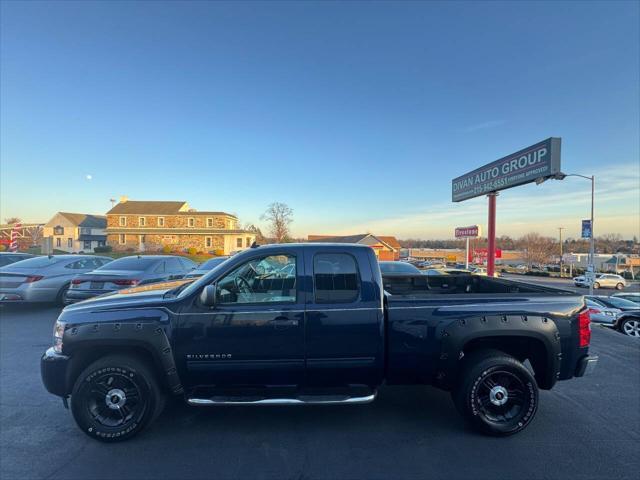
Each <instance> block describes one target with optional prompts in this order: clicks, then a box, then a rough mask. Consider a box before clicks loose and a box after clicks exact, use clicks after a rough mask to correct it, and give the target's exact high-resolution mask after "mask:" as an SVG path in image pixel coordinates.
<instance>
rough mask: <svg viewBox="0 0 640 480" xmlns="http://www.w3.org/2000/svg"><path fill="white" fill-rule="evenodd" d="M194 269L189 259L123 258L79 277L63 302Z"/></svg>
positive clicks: (146, 256) (176, 277)
mask: <svg viewBox="0 0 640 480" xmlns="http://www.w3.org/2000/svg"><path fill="white" fill-rule="evenodd" d="M196 267H197V264H196V263H195V262H192V261H191V260H189V259H188V258H185V257H180V256H173V255H133V256H130V257H122V258H119V259H117V260H114V261H113V262H111V263H109V264H108V265H105V266H103V267H100V268H96V269H95V270H93V271H91V272H87V273H85V274H83V275H78V276H77V277H75V278H74V279H73V280H72V282H71V288H69V290H68V291H67V292H66V296H65V303H67V304H70V303H74V302H78V301H80V300H86V299H87V298H91V297H95V296H97V295H102V294H103V293H108V292H113V291H114V290H120V289H121V288H125V287H134V286H136V285H144V284H148V283H153V282H164V281H167V280H175V279H179V278H183V277H184V276H185V275H187V274H188V273H189V272H191V271H193V270H194V269H195V268H196Z"/></svg>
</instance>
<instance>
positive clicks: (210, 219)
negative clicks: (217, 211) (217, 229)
mask: <svg viewBox="0 0 640 480" xmlns="http://www.w3.org/2000/svg"><path fill="white" fill-rule="evenodd" d="M207 227H209V228H211V227H213V218H207Z"/></svg>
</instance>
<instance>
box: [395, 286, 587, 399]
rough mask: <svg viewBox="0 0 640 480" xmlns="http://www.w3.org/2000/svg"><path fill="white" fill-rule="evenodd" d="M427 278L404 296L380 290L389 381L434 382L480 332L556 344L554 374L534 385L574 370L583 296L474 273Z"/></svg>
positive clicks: (566, 375) (562, 377)
mask: <svg viewBox="0 0 640 480" xmlns="http://www.w3.org/2000/svg"><path fill="white" fill-rule="evenodd" d="M425 278H426V279H427V281H426V282H424V281H422V280H418V284H417V285H416V284H415V283H414V284H413V286H412V288H407V289H406V290H405V291H404V292H403V293H402V294H389V293H388V291H387V293H386V295H385V303H386V305H387V309H386V312H387V313H386V315H387V318H386V328H387V358H388V359H389V362H388V372H387V377H388V380H389V382H390V383H405V382H411V381H422V382H424V381H429V382H433V383H438V378H437V377H438V375H439V374H440V371H446V370H447V369H446V368H445V367H444V365H445V364H446V363H447V362H454V361H458V360H459V358H460V356H461V355H463V354H464V353H463V352H464V350H465V348H466V347H467V342H468V339H473V338H474V337H477V336H478V335H482V336H485V337H487V336H490V337H495V338H497V337H500V336H503V335H504V336H506V335H513V336H519V335H530V336H531V338H536V339H540V340H541V341H543V342H547V343H551V344H556V345H557V353H561V354H562V355H561V356H559V357H558V358H560V357H561V358H562V362H561V364H560V365H559V366H558V372H559V375H557V378H553V379H547V380H546V381H541V382H540V383H541V384H543V385H549V388H550V386H551V385H553V383H555V380H556V379H564V378H570V377H571V376H573V371H574V369H575V362H576V359H577V357H578V355H579V354H580V352H578V351H577V348H576V345H574V340H575V338H576V335H575V332H576V329H577V327H576V320H577V315H578V312H579V311H580V310H582V309H583V308H584V299H583V297H582V296H581V295H576V294H575V293H573V292H570V291H566V290H560V289H555V288H549V287H543V286H537V285H531V284H526V283H521V282H514V281H511V280H504V279H499V278H490V277H479V276H475V275H456V276H453V275H451V276H442V277H430V278H429V277H426V276H425ZM415 280H416V279H414V280H413V282H415ZM394 290H395V291H399V290H400V289H399V288H397V286H396V288H394ZM416 373H417V374H418V375H421V376H422V377H421V378H416V377H415V375H416Z"/></svg>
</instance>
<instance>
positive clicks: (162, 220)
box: [158, 217, 164, 227]
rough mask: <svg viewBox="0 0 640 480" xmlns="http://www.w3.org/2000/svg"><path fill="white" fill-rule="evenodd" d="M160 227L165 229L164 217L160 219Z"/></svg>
mask: <svg viewBox="0 0 640 480" xmlns="http://www.w3.org/2000/svg"><path fill="white" fill-rule="evenodd" d="M158 226H159V227H164V217H158Z"/></svg>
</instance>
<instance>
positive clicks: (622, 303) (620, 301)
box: [604, 297, 638, 308]
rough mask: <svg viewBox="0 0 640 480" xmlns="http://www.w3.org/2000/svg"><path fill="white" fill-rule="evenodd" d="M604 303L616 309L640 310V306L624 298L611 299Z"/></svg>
mask: <svg viewBox="0 0 640 480" xmlns="http://www.w3.org/2000/svg"><path fill="white" fill-rule="evenodd" d="M604 303H608V304H610V305H613V306H614V307H616V308H638V304H637V303H634V302H632V301H631V300H625V299H624V298H616V297H609V298H607V299H606V300H605V301H604Z"/></svg>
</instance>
